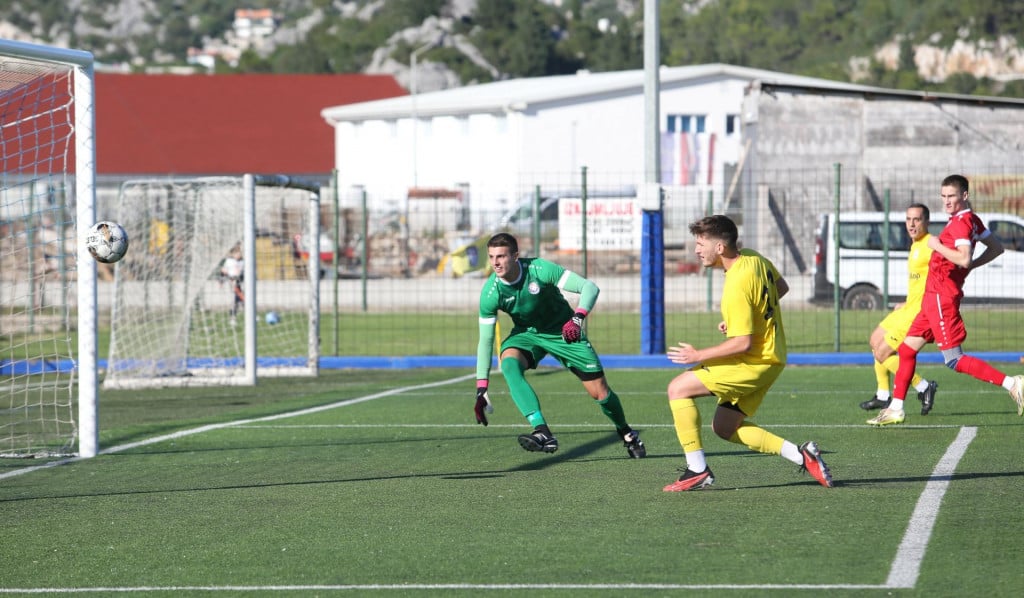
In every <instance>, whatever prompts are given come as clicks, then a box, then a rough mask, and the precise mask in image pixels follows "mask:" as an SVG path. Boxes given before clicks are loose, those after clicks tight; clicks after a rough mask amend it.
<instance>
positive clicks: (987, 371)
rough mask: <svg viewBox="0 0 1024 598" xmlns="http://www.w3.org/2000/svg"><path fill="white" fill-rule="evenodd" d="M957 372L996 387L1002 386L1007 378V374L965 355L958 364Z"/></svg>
mask: <svg viewBox="0 0 1024 598" xmlns="http://www.w3.org/2000/svg"><path fill="white" fill-rule="evenodd" d="M956 371H958V372H960V373H961V374H967V375H969V376H973V377H975V378H977V379H978V380H981V381H982V382H988V383H989V384H995V385H996V386H1002V384H1003V379H1004V378H1006V374H1004V373H1002V372H1000V371H999V370H997V369H996V368H994V367H992V366H990V365H989V364H987V363H985V362H984V361H982V360H980V359H978V358H977V357H971V356H970V355H964V356H963V357H961V358H960V361H957V362H956Z"/></svg>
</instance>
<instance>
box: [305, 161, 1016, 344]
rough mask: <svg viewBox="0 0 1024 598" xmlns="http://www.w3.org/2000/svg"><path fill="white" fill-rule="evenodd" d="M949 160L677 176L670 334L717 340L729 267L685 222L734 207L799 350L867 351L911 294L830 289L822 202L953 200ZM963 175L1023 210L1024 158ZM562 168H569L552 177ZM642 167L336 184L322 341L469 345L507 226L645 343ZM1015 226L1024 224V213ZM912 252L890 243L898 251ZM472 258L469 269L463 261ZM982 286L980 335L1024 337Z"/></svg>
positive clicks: (974, 325) (600, 335)
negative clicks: (428, 185) (864, 305)
mask: <svg viewBox="0 0 1024 598" xmlns="http://www.w3.org/2000/svg"><path fill="white" fill-rule="evenodd" d="M950 173H951V171H948V170H945V169H944V170H941V171H940V170H938V169H936V170H935V171H933V172H923V171H922V170H921V169H912V170H911V169H900V168H893V169H891V170H888V171H881V172H877V171H872V172H863V171H859V170H857V169H855V168H850V167H844V166H842V165H834V166H833V167H830V168H827V169H809V170H788V171H771V172H767V171H749V172H747V173H746V174H744V176H743V177H737V178H736V179H735V180H734V181H731V182H727V184H723V185H720V186H718V187H712V186H710V185H692V186H688V187H667V188H666V189H665V196H664V203H663V206H664V208H663V209H664V212H663V214H664V223H665V225H664V227H665V242H666V250H665V253H664V256H663V258H664V260H663V266H664V274H665V277H664V285H665V288H664V291H665V292H664V296H665V305H664V309H665V326H666V330H665V339H666V341H667V343H668V344H674V343H675V342H677V341H679V340H683V338H684V335H685V338H686V339H688V340H696V341H697V342H698V343H700V342H704V343H712V342H716V339H715V334H717V333H715V332H714V325H715V324H716V323H717V312H718V305H719V301H720V299H721V288H722V275H721V272H718V271H715V272H704V271H702V269H701V268H700V267H699V265H698V263H697V261H696V258H695V257H694V255H693V251H692V245H691V244H690V239H689V235H688V233H687V232H686V230H687V229H686V227H687V225H688V223H689V222H691V221H692V220H694V219H695V218H697V217H700V216H702V215H704V214H707V213H726V214H728V215H730V216H731V217H732V218H733V219H734V220H736V222H737V223H738V224H739V226H740V237H741V243H742V244H743V245H744V246H746V247H750V248H754V249H757V250H758V251H760V252H761V253H763V254H764V255H765V256H767V257H769V258H770V259H771V260H772V261H773V262H774V263H775V264H776V266H777V267H778V268H779V270H780V271H781V272H782V273H783V275H784V276H785V277H786V279H787V281H788V282H789V284H790V286H791V288H792V290H791V292H790V294H789V295H788V296H787V297H786V299H785V301H784V303H783V305H784V306H785V309H786V312H787V314H788V315H787V317H786V326H787V333H788V336H789V339H790V350H791V351H801V352H818V351H858V352H861V351H867V338H868V335H869V334H870V332H871V330H872V329H873V328H874V327H875V325H877V323H878V321H880V320H881V318H882V317H883V315H884V313H883V310H884V309H888V308H889V307H891V305H892V304H893V303H895V302H897V301H899V300H900V297H899V296H898V294H894V295H893V296H891V297H888V296H887V299H888V301H887V302H886V303H885V304H884V305H881V306H878V307H879V309H875V310H872V311H864V310H854V309H847V308H844V307H843V306H842V302H841V301H840V303H839V304H836V303H835V302H834V301H832V300H831V298H832V297H833V292H832V288H831V286H829V287H827V288H822V281H821V277H816V276H815V275H816V273H817V272H818V271H819V270H820V269H821V268H822V267H823V264H821V263H818V260H820V255H819V253H818V252H819V250H820V249H821V246H820V245H819V243H820V240H819V235H820V233H821V232H822V222H823V220H822V217H823V215H825V214H833V213H842V214H846V213H850V212H877V213H881V212H884V211H885V210H886V208H887V207H888V208H889V210H890V211H891V213H892V214H894V215H895V216H894V224H898V225H899V226H900V227H902V221H903V217H902V212H903V211H904V209H905V208H906V207H907V206H908V205H909V204H910V203H912V202H915V201H916V202H923V203H925V204H926V205H929V206H930V208H931V209H932V212H933V214H936V215H939V214H943V210H942V205H941V203H940V202H939V200H938V198H939V186H940V182H941V180H942V179H943V178H944V177H945V176H946V175H947V174H950ZM963 174H965V175H966V176H968V177H969V179H970V180H971V181H972V188H971V200H972V204H973V207H974V208H975V210H976V211H978V212H994V213H1002V214H1007V215H1009V216H1010V217H1016V216H1017V215H1019V214H1020V212H1021V210H1022V208H1024V168H1022V169H1021V170H1020V171H1019V172H981V173H979V172H966V173H963ZM553 179H554V180H556V181H558V183H557V184H552V183H551V181H552V180H553ZM588 179H589V180H588ZM640 179H641V177H640V176H639V175H635V176H634V175H628V174H626V175H622V174H614V175H609V174H607V173H596V175H595V173H587V172H586V171H585V170H583V171H581V172H579V173H565V174H562V175H558V176H555V177H552V175H551V174H550V173H543V174H539V175H538V176H537V180H538V181H543V182H538V183H534V182H532V181H525V182H524V183H523V184H522V185H520V186H519V187H518V188H517V189H513V190H511V191H510V190H507V189H472V190H470V189H466V188H460V187H458V186H453V187H452V188H450V189H447V188H437V189H417V190H414V192H408V191H403V190H397V189H396V190H390V189H368V188H367V189H358V190H355V191H353V190H343V191H340V192H338V193H337V194H336V197H337V198H338V199H337V200H336V201H335V202H334V205H335V206H337V207H336V208H333V207H331V203H332V202H331V201H330V200H329V199H327V200H325V203H324V206H325V210H326V212H327V213H325V214H324V230H325V232H326V234H327V235H329V236H330V237H331V239H332V240H333V239H335V238H336V239H339V242H338V243H337V245H338V248H337V252H336V255H337V257H336V261H335V262H333V263H332V264H331V265H330V266H329V268H328V270H327V272H325V274H326V278H325V280H326V282H325V285H324V289H323V292H322V295H321V296H322V302H323V310H322V311H323V314H324V317H325V324H324V330H323V334H322V338H323V342H324V346H323V352H324V354H325V355H329V354H332V353H337V354H341V355H461V354H469V353H472V352H473V348H474V346H475V345H474V343H475V340H476V330H477V325H476V313H477V301H478V298H479V291H480V286H481V284H482V282H483V279H484V276H485V275H486V270H474V269H472V267H473V266H474V265H480V264H486V248H484V247H483V246H482V242H483V241H485V240H486V238H487V237H489V236H490V235H491V234H493V233H495V232H498V231H501V230H507V231H510V232H512V233H513V234H515V235H516V236H517V238H518V239H519V241H520V249H521V254H522V255H524V256H541V257H544V258H547V259H551V260H553V261H556V262H559V263H560V264H562V265H564V266H566V267H567V268H571V269H572V270H574V271H576V272H578V273H580V274H582V275H584V276H586V277H588V278H590V279H592V280H593V281H594V282H596V283H597V284H598V286H599V287H600V288H601V296H600V299H599V301H598V305H597V308H596V310H595V313H594V317H592V318H590V319H588V324H589V326H590V327H591V329H590V335H591V338H592V340H593V342H594V344H595V346H597V347H598V349H599V350H600V351H602V352H612V353H624V354H639V353H642V352H645V351H646V349H642V348H641V340H640V339H641V336H642V335H643V334H644V331H643V330H642V328H643V326H644V324H643V323H642V322H641V316H640V313H641V301H642V300H643V299H642V288H641V286H642V285H641V283H642V281H641V278H640V277H641V273H640V266H641V262H642V259H643V257H642V255H641V251H640V247H641V241H640V236H639V227H640V226H641V221H642V220H641V219H642V218H643V214H642V211H641V210H639V209H638V208H637V204H636V200H635V198H636V196H637V194H638V189H640V187H641V186H642V185H640V184H639V183H637V181H639V180H640ZM597 181H599V182H597ZM729 183H731V184H729ZM584 214H586V216H583V215H584ZM535 215H537V216H539V218H535V217H534V216H535ZM584 222H586V224H585V225H584ZM1018 234H1022V235H1024V228H1022V229H1021V230H1020V231H1018ZM329 243H333V241H330V242H329ZM474 244H475V245H474ZM1006 245H1007V249H1008V251H1007V253H1006V254H1005V255H1004V256H1003V257H1001V258H1000V259H999V260H997V262H996V263H995V264H992V265H991V266H990V267H994V268H1003V270H1004V272H1005V276H1006V277H1009V278H1010V279H1012V281H1011V282H1010V283H1008V284H1011V285H1012V286H1013V287H1014V288H1015V289H1016V293H1015V296H1016V297H1019V298H1021V299H1024V271H1022V272H1016V273H1015V272H1014V271H1013V270H1012V268H1011V266H1014V265H1015V264H1017V262H1018V259H1019V258H1024V254H1021V255H1017V254H1019V253H1020V251H1019V250H1020V249H1024V246H1020V247H1018V246H1015V245H1013V244H1012V243H1006ZM1022 245H1024V243H1022ZM894 249H896V248H894ZM1011 252H1012V253H1011ZM897 256H898V257H897ZM904 256H905V254H902V255H899V254H898V253H894V254H893V257H892V258H890V259H899V260H905V257H904ZM474 259H475V260H477V261H474ZM883 261H884V260H880V261H879V262H878V263H879V264H881V263H882V262H883ZM467 267H468V268H469V270H470V271H468V272H464V269H466V268H467ZM881 292H882V289H879V293H881ZM815 298H817V300H815ZM570 299H572V298H571V297H570ZM967 299H968V301H970V299H972V298H971V297H968V298H967ZM976 299H978V300H977V301H975V302H970V303H969V304H968V305H967V306H966V307H965V312H966V316H965V317H966V318H967V320H968V329H969V331H970V332H971V337H970V338H969V340H968V346H969V349H971V350H975V351H1014V350H1017V349H1016V346H1015V345H1016V341H1015V338H1014V334H1013V331H1015V330H1019V329H1020V325H1021V324H1022V323H1024V310H1022V309H1021V308H1020V305H1017V304H1015V303H1014V301H1013V300H1009V301H1007V300H1006V299H1005V298H1003V299H999V300H993V299H987V298H976ZM693 335H699V336H698V338H696V339H694V338H693Z"/></svg>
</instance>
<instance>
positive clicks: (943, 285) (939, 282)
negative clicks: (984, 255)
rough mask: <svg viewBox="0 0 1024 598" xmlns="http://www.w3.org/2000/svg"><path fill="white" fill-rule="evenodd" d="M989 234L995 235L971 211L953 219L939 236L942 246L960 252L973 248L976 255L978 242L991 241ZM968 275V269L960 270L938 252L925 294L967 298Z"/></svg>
mask: <svg viewBox="0 0 1024 598" xmlns="http://www.w3.org/2000/svg"><path fill="white" fill-rule="evenodd" d="M989 234H991V233H990V232H989V230H988V229H987V228H985V223H984V222H982V221H981V218H978V216H977V214H975V213H974V212H973V211H971V210H970V209H967V210H962V211H960V212H957V213H956V214H953V215H952V216H950V217H949V222H947V223H946V227H945V228H943V229H942V233H940V234H939V242H940V243H942V245H943V246H945V247H949V248H950V249H956V248H957V247H959V246H961V245H970V247H971V254H972V255H973V254H974V248H975V246H976V245H977V244H978V241H979V240H981V239H984V238H986V237H988V236H989ZM967 273H968V270H967V268H961V267H960V266H957V265H956V264H954V263H953V262H951V261H949V260H947V259H946V258H945V257H943V255H942V254H941V253H939V252H938V251H935V252H933V253H932V259H931V261H930V262H928V281H927V284H926V286H925V291H926V292H929V293H938V294H939V295H945V296H947V297H958V296H960V295H963V292H964V291H963V289H964V280H966V279H967Z"/></svg>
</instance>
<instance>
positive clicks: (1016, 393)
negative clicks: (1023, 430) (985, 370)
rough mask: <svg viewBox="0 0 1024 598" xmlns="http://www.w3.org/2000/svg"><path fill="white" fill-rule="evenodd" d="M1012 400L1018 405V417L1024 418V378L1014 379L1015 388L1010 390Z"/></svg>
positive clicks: (1016, 377)
mask: <svg viewBox="0 0 1024 598" xmlns="http://www.w3.org/2000/svg"><path fill="white" fill-rule="evenodd" d="M1010 398H1012V399H1013V400H1014V402H1015V403H1017V415H1021V416H1024V376H1014V377H1013V388H1011V389H1010Z"/></svg>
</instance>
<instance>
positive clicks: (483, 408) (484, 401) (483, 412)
mask: <svg viewBox="0 0 1024 598" xmlns="http://www.w3.org/2000/svg"><path fill="white" fill-rule="evenodd" d="M481 382H482V383H483V385H482V386H481V385H480V383H481ZM473 411H474V412H476V423H478V424H483V425H485V426H486V425H487V414H488V413H494V407H493V406H492V405H491V397H489V396H487V381H486V380H477V387H476V406H475V407H473Z"/></svg>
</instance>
